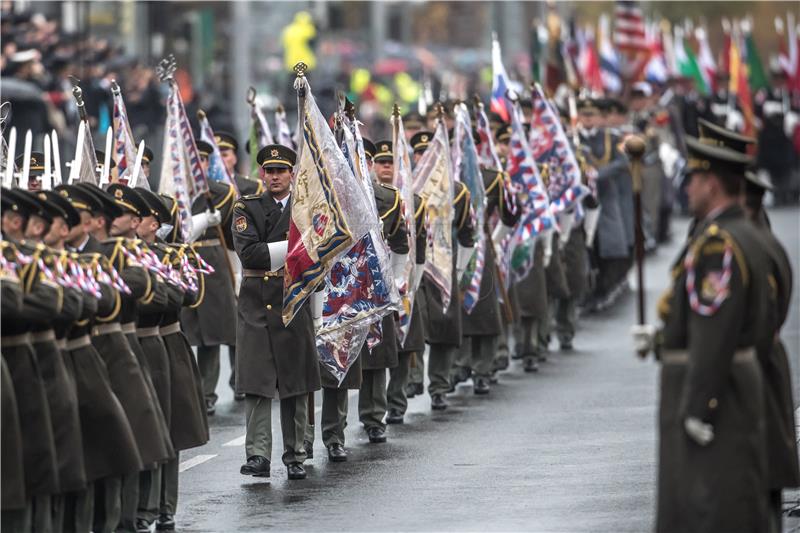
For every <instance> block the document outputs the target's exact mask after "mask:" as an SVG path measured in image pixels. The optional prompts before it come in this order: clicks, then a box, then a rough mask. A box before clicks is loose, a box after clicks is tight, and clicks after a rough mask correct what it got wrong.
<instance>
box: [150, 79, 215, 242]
mask: <svg viewBox="0 0 800 533" xmlns="http://www.w3.org/2000/svg"><path fill="white" fill-rule="evenodd" d="M162 154H163V157H162V163H161V180H160V182H159V186H158V192H159V193H162V194H167V195H169V196H172V197H173V198H175V202H176V203H177V204H178V213H179V215H180V221H181V223H180V226H181V233H182V237H183V239H184V241H187V242H188V240H189V235H190V234H191V232H192V202H194V200H195V199H196V198H197V197H198V196H200V195H201V194H205V193H207V192H208V181H207V180H206V175H205V172H203V167H202V166H201V165H200V155H199V154H198V152H197V146H196V145H195V140H194V134H193V133H192V125H191V123H190V122H189V118H188V117H187V116H186V109H185V108H184V106H183V100H182V99H181V95H180V91H179V89H178V84H177V83H176V82H175V81H171V82H170V84H169V96H168V97H167V121H166V125H165V126H164V149H163V152H162Z"/></svg>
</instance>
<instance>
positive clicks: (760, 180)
mask: <svg viewBox="0 0 800 533" xmlns="http://www.w3.org/2000/svg"><path fill="white" fill-rule="evenodd" d="M744 179H745V180H746V181H747V183H750V184H753V185H755V186H756V187H758V188H759V189H764V190H765V191H771V190H773V189H774V188H775V185H773V183H772V180H771V179H770V177H769V174H767V173H766V172H756V171H755V170H752V169H750V170H746V171H745V173H744Z"/></svg>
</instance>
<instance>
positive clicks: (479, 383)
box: [472, 376, 489, 394]
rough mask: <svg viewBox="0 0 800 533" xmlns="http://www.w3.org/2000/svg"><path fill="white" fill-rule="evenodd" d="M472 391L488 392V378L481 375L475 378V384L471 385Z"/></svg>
mask: <svg viewBox="0 0 800 533" xmlns="http://www.w3.org/2000/svg"><path fill="white" fill-rule="evenodd" d="M472 392H474V393H475V394H489V378H486V377H483V376H481V377H479V378H475V385H474V386H473V387H472Z"/></svg>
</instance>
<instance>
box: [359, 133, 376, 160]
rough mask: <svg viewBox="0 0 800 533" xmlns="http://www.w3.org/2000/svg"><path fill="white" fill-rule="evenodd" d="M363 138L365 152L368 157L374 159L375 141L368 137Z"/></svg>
mask: <svg viewBox="0 0 800 533" xmlns="http://www.w3.org/2000/svg"><path fill="white" fill-rule="evenodd" d="M361 140H362V141H363V142H364V153H365V154H366V156H367V158H368V159H374V158H375V143H373V142H372V141H370V140H369V139H366V138H362V139H361Z"/></svg>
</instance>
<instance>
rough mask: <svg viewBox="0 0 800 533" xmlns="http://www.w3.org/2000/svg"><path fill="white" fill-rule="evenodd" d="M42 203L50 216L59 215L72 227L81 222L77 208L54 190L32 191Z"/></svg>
mask: <svg viewBox="0 0 800 533" xmlns="http://www.w3.org/2000/svg"><path fill="white" fill-rule="evenodd" d="M32 194H35V195H36V198H38V199H39V201H40V202H41V203H42V205H44V208H45V209H46V210H47V211H49V212H50V216H51V217H52V218H55V217H61V218H63V219H64V221H65V222H66V223H67V225H68V226H69V227H70V228H74V227H75V226H77V225H78V224H80V223H81V216H80V214H78V210H77V209H75V207H74V206H73V205H72V203H71V202H70V201H69V200H68V199H67V198H65V197H64V196H62V195H61V194H59V193H57V192H56V191H37V192H35V193H32Z"/></svg>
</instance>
